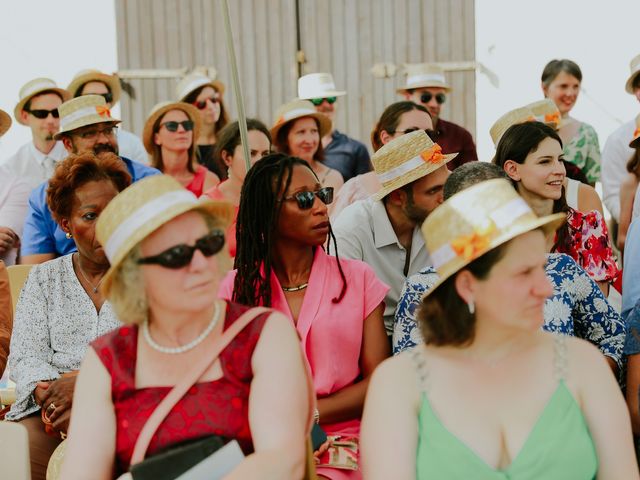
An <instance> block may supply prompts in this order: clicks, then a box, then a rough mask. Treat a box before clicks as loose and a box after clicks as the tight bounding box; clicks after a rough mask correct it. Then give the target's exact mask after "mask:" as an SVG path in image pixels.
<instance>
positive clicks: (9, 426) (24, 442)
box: [0, 421, 31, 480]
mask: <svg viewBox="0 0 640 480" xmlns="http://www.w3.org/2000/svg"><path fill="white" fill-rule="evenodd" d="M0 445H2V448H0V477H2V478H11V479H12V480H30V479H31V467H30V463H29V437H28V434H27V429H26V428H25V427H24V426H23V425H20V424H19V423H15V422H6V421H4V422H0Z"/></svg>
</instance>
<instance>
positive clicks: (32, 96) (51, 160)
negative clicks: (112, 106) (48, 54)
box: [4, 78, 69, 188]
mask: <svg viewBox="0 0 640 480" xmlns="http://www.w3.org/2000/svg"><path fill="white" fill-rule="evenodd" d="M68 98H69V93H68V92H67V91H66V90H63V89H62V88H59V87H58V86H57V85H56V83H55V82H54V81H53V80H51V79H49V78H36V79H34V80H31V81H29V82H27V83H26V84H25V85H24V86H23V87H22V88H21V89H20V101H19V102H18V104H17V105H16V107H15V109H14V111H13V113H14V116H15V118H16V120H17V121H18V123H20V124H21V125H24V126H26V127H29V128H30V129H31V141H30V142H28V143H26V144H24V145H23V146H22V147H20V148H19V149H18V151H17V152H16V153H15V154H14V155H13V156H11V157H9V158H8V159H6V160H5V161H4V166H5V167H6V168H7V170H9V171H10V172H11V173H13V174H14V175H15V176H16V177H19V178H21V179H24V180H25V181H27V183H28V184H29V185H30V187H31V188H35V187H37V186H38V185H39V184H40V183H42V182H43V181H45V180H47V179H48V178H49V177H51V175H52V174H53V170H54V169H55V166H56V163H57V162H59V161H60V160H62V159H63V158H65V157H66V156H67V151H66V150H65V149H64V146H63V145H62V143H61V142H57V141H56V140H55V139H54V135H55V133H56V132H57V131H58V128H59V125H60V119H59V114H58V107H59V106H60V105H61V104H62V102H64V101H65V100H67V99H68Z"/></svg>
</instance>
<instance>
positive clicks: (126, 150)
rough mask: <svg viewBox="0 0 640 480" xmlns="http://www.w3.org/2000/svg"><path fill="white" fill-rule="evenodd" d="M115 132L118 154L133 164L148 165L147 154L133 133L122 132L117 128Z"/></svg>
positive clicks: (140, 141)
mask: <svg viewBox="0 0 640 480" xmlns="http://www.w3.org/2000/svg"><path fill="white" fill-rule="evenodd" d="M116 131H117V132H118V133H117V137H116V138H117V140H118V153H119V154H120V155H121V156H123V157H125V158H128V159H129V160H133V161H134V162H138V163H142V164H144V165H149V154H148V153H147V151H146V150H145V149H144V145H143V144H142V140H140V138H138V136H136V135H134V134H133V133H131V132H127V131H126V130H122V129H121V128H118V129H117V130H116Z"/></svg>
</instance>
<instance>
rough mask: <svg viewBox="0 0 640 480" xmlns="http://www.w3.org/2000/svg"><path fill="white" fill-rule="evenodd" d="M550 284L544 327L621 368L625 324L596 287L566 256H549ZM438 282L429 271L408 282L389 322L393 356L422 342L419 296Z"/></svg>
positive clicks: (413, 277) (548, 273)
mask: <svg viewBox="0 0 640 480" xmlns="http://www.w3.org/2000/svg"><path fill="white" fill-rule="evenodd" d="M545 271H546V273H547V277H549V279H550V280H551V283H552V284H553V296H552V297H550V298H548V299H547V301H546V302H545V305H544V325H543V327H542V328H543V329H544V330H546V331H549V332H557V333H562V334H565V335H571V336H576V337H578V338H583V339H585V340H587V341H589V342H591V343H593V344H594V345H595V346H596V347H598V348H599V349H600V350H601V351H602V353H603V354H605V355H606V356H607V357H610V358H612V359H613V360H615V362H616V364H617V365H618V367H619V368H620V367H621V366H622V350H623V347H624V343H625V325H624V322H622V320H621V319H620V315H619V314H618V312H616V310H615V309H614V308H613V307H612V306H611V305H610V304H609V302H608V301H607V299H606V298H605V296H604V295H603V294H602V291H601V290H600V289H599V288H598V285H597V284H596V283H595V282H594V281H593V280H592V279H591V278H590V277H589V275H587V273H586V272H585V271H584V270H583V269H582V268H581V267H580V266H579V265H578V264H577V263H576V262H575V260H574V259H573V258H571V257H570V256H569V255H565V254H563V253H551V254H549V255H547V264H546V266H545ZM437 281H438V274H437V273H436V271H435V269H433V268H432V267H428V268H426V269H424V270H421V271H420V272H419V273H417V274H415V275H412V276H411V277H409V278H408V279H407V281H406V282H405V284H404V287H403V289H402V293H401V295H400V300H399V301H398V306H397V308H396V314H395V318H394V324H393V327H394V328H393V354H394V355H396V354H398V353H400V352H402V351H404V350H407V349H410V348H413V347H415V346H416V345H417V344H419V343H422V333H421V332H420V329H419V328H418V325H417V324H416V309H417V307H418V306H419V305H420V301H421V299H422V296H423V295H424V294H425V292H426V291H427V290H429V289H430V288H431V287H432V286H433V285H434V284H435V283H436V282H437Z"/></svg>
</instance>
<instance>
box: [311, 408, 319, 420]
mask: <svg viewBox="0 0 640 480" xmlns="http://www.w3.org/2000/svg"><path fill="white" fill-rule="evenodd" d="M313 421H314V422H315V423H316V424H318V423H320V412H319V411H318V409H317V408H314V409H313Z"/></svg>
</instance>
